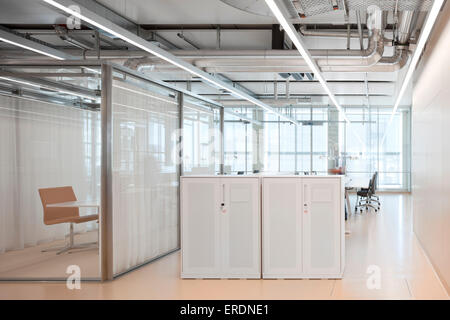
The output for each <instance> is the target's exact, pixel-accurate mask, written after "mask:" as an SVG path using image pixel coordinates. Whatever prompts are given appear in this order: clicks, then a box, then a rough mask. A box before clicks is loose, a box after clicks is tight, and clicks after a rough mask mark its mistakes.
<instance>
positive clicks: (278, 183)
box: [262, 177, 303, 278]
mask: <svg viewBox="0 0 450 320" xmlns="http://www.w3.org/2000/svg"><path fill="white" fill-rule="evenodd" d="M301 187H302V186H301V180H300V179H298V178H289V177H282V178H263V186H262V189H263V196H262V198H263V222H262V223H263V237H262V240H263V278H283V277H286V278H287V277H293V278H294V277H297V276H298V275H300V274H301V273H302V268H303V266H302V228H301V225H302V215H301V210H302V199H301V195H302V192H301Z"/></svg>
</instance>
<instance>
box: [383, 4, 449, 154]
mask: <svg viewBox="0 0 450 320" xmlns="http://www.w3.org/2000/svg"><path fill="white" fill-rule="evenodd" d="M444 1H445V0H434V2H433V6H432V7H431V10H430V12H429V14H428V18H427V21H426V22H425V25H424V27H423V28H422V32H421V33H420V36H419V41H417V46H416V49H415V50H414V54H413V57H412V59H411V62H410V64H409V67H408V71H407V72H406V75H405V78H404V79H403V83H402V86H401V88H400V91H399V93H398V96H397V99H396V100H395V104H394V108H393V109H392V113H391V116H390V117H389V121H388V123H387V125H386V129H385V131H384V134H383V138H382V139H381V144H382V145H383V143H384V140H385V139H386V135H387V132H388V128H389V126H390V125H391V123H392V120H394V116H395V114H396V113H397V109H398V107H399V106H400V102H401V101H402V99H403V95H404V94H405V92H406V89H407V87H408V84H409V82H410V81H411V79H412V76H413V74H414V71H415V70H416V67H417V64H418V62H419V59H420V57H421V55H422V52H423V49H424V47H425V44H426V43H427V41H428V38H429V37H430V34H431V30H432V29H433V26H434V24H435V22H436V20H437V17H438V15H439V12H440V10H441V8H442V4H443V3H444Z"/></svg>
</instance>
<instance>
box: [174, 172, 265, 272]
mask: <svg viewBox="0 0 450 320" xmlns="http://www.w3.org/2000/svg"><path fill="white" fill-rule="evenodd" d="M259 185H260V184H259V178H257V177H224V176H220V177H218V176H210V177H196V176H195V177H194V176H186V177H182V178H181V249H182V272H181V275H182V277H183V278H260V277H261V263H260V261H261V247H260V243H261V236H260V235H261V232H260V230H261V223H260V188H259Z"/></svg>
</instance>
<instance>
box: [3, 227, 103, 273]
mask: <svg viewBox="0 0 450 320" xmlns="http://www.w3.org/2000/svg"><path fill="white" fill-rule="evenodd" d="M97 236H98V233H97V231H89V232H84V233H82V234H76V235H75V244H83V243H89V242H96V241H97ZM67 242H68V240H67V239H66V240H58V241H53V242H48V243H44V244H40V245H37V246H33V247H28V248H25V249H22V250H12V251H8V252H6V253H3V254H1V255H0V279H32V280H34V279H66V277H67V274H66V270H67V266H70V265H78V266H79V267H80V268H81V270H83V274H82V275H83V279H100V267H99V265H100V261H99V259H100V258H99V254H98V253H99V251H98V246H96V245H94V246H91V247H88V248H83V249H77V250H72V251H71V252H70V253H69V254H60V255H57V254H56V252H57V251H58V250H50V251H48V252H42V250H48V249H49V248H55V247H56V248H61V247H64V246H65V245H67Z"/></svg>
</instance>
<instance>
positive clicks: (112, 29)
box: [43, 0, 298, 125]
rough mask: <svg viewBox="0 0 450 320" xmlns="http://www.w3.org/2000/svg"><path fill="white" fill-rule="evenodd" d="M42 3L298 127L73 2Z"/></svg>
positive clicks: (50, 1) (286, 118) (267, 107)
mask: <svg viewBox="0 0 450 320" xmlns="http://www.w3.org/2000/svg"><path fill="white" fill-rule="evenodd" d="M43 1H45V2H46V3H48V4H50V5H52V6H54V7H55V8H58V9H60V10H62V11H64V12H66V13H68V14H70V15H72V16H74V17H77V18H79V19H81V20H83V21H85V22H87V23H89V24H91V25H93V26H95V27H97V28H99V29H101V30H103V31H105V32H107V33H109V34H111V35H113V36H116V37H118V38H120V39H122V40H124V41H125V42H128V43H129V44H131V45H133V46H135V47H137V48H139V49H142V50H144V51H146V52H149V53H151V54H153V55H155V56H157V57H159V58H161V59H163V60H165V61H167V62H169V63H171V64H173V65H175V66H177V67H179V68H181V69H183V70H185V71H187V72H189V73H191V74H193V75H195V76H197V77H200V78H202V79H203V80H205V81H207V82H209V83H210V84H212V85H214V86H216V87H219V88H221V89H224V90H226V91H228V92H230V93H231V94H232V95H233V96H235V97H238V98H241V99H243V100H247V101H249V102H251V103H253V104H254V105H257V106H259V107H260V108H262V109H264V110H266V111H268V112H271V113H274V114H276V115H278V116H279V117H280V118H282V119H284V120H287V121H290V122H292V123H294V124H296V125H298V122H297V121H296V120H294V119H292V118H290V117H288V116H286V115H284V114H282V113H281V112H279V111H277V110H275V109H273V108H272V107H270V106H269V105H267V104H265V103H263V102H261V101H260V100H258V99H256V98H254V97H252V96H250V95H248V94H246V93H244V92H242V91H240V90H237V89H236V88H234V87H233V86H231V85H229V84H227V83H225V82H223V81H220V80H218V79H217V78H215V77H214V76H212V75H210V74H208V73H206V72H204V71H202V70H200V69H198V68H196V67H194V66H193V65H191V64H189V63H187V62H186V61H184V60H182V59H180V58H178V57H176V56H175V55H173V54H171V53H169V52H167V51H165V50H164V49H161V48H160V47H158V46H156V45H154V44H152V43H150V42H148V41H147V40H145V39H143V38H141V37H139V36H138V35H136V34H134V33H132V32H129V31H127V30H125V29H124V28H122V27H120V26H117V25H116V24H114V23H112V22H111V21H109V20H107V19H105V18H103V17H101V16H99V15H98V14H96V13H94V12H92V11H90V10H87V9H86V8H83V7H81V6H80V5H79V4H78V3H76V2H75V1H72V0H43ZM72 6H78V7H79V8H80V11H79V12H78V11H75V10H72V9H71V8H72Z"/></svg>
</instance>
